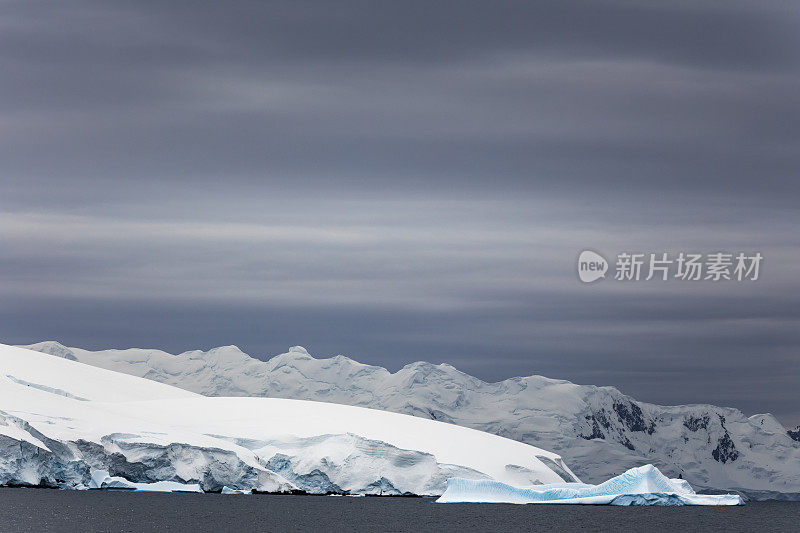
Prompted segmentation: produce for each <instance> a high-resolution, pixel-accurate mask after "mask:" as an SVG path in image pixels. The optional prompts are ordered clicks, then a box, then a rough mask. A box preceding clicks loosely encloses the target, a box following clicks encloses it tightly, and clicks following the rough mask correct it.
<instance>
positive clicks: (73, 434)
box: [0, 344, 577, 495]
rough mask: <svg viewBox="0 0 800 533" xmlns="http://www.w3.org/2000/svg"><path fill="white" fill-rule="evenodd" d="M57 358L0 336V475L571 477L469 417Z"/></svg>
mask: <svg viewBox="0 0 800 533" xmlns="http://www.w3.org/2000/svg"><path fill="white" fill-rule="evenodd" d="M59 355H60V356H61V358H59V357H53V356H51V355H46V354H43V353H39V352H35V351H31V350H26V349H22V348H16V347H11V346H6V345H2V344H0V485H45V486H58V487H63V488H103V487H120V488H135V487H138V488H142V487H144V488H149V489H151V490H152V489H156V490H163V489H164V488H165V487H166V489H167V490H176V489H177V490H204V491H217V490H225V491H251V490H261V491H269V492H283V491H292V490H303V491H307V492H313V493H326V492H334V493H356V494H418V495H437V494H441V493H442V492H443V491H444V488H445V482H446V480H447V479H448V478H450V477H459V478H467V479H484V480H494V481H498V482H502V483H509V484H516V485H530V484H542V483H545V484H548V483H563V482H564V481H577V478H576V477H575V476H574V475H573V474H572V473H571V472H570V470H569V468H568V467H567V466H566V465H565V464H564V463H563V461H562V460H561V458H560V457H559V456H558V455H557V454H554V453H551V452H547V451H545V450H541V449H538V448H535V447H533V446H529V445H526V444H523V443H521V442H517V441H513V440H510V439H506V438H503V437H499V436H497V435H492V434H489V433H484V432H480V431H476V430H474V429H470V428H465V427H459V426H454V425H452V424H444V423H441V422H436V421H432V420H424V419H422V418H418V417H412V416H408V415H403V414H398V413H391V412H386V411H379V410H375V409H366V408H363V407H353V406H348V405H336V404H332V403H322V402H312V401H305V400H288V399H280V398H241V397H224V398H223V397H207V396H202V395H199V394H196V393H193V392H189V391H186V390H183V389H179V388H176V387H173V386H170V385H166V384H162V383H156V382H154V381H150V380H146V379H142V378H139V377H135V376H130V375H125V374H122V373H118V372H112V371H109V370H105V369H101V368H95V367H92V366H89V365H86V364H82V363H80V362H77V361H75V360H74V359H76V358H75V357H71V356H70V354H69V353H67V351H64V350H62V351H61V352H60V353H59ZM226 487H227V488H226Z"/></svg>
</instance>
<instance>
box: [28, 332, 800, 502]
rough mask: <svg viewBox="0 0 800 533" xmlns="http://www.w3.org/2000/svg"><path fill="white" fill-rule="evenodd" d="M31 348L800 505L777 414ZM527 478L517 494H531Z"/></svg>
mask: <svg viewBox="0 0 800 533" xmlns="http://www.w3.org/2000/svg"><path fill="white" fill-rule="evenodd" d="M29 348H31V349H33V350H37V351H41V352H44V353H49V354H52V355H54V356H56V357H60V358H66V359H70V360H75V361H80V362H83V363H86V364H89V365H93V366H97V367H100V368H105V369H109V370H114V371H117V372H122V373H126V374H130V375H134V376H139V377H144V378H147V379H150V380H154V381H158V382H160V383H165V384H170V385H173V386H176V387H180V388H182V389H185V390H188V391H192V392H195V393H199V394H203V395H206V396H261V397H270V398H295V399H301V400H316V401H324V402H333V403H338V404H347V405H356V406H362V407H369V408H374V409H381V410H386V411H393V412H397V413H403V414H408V415H413V416H416V417H420V418H427V419H431V420H439V421H444V422H450V423H453V424H458V425H461V426H466V427H470V428H473V429H477V430H481V431H485V432H488V433H493V434H497V435H501V436H503V437H507V438H510V439H514V440H517V441H520V442H524V443H527V444H530V445H532V446H536V447H540V448H544V449H547V450H551V451H553V452H556V453H557V454H558V455H559V456H561V457H563V458H564V460H565V461H566V462H567V463H568V464H569V465H570V466H571V468H572V469H573V471H574V472H575V474H576V475H577V476H578V477H580V478H581V479H582V480H585V481H587V482H591V483H600V482H603V481H604V480H607V479H609V478H611V477H614V476H616V475H619V474H621V473H622V472H625V471H626V470H628V469H630V468H632V467H636V466H639V465H642V464H645V463H653V464H654V465H655V466H657V467H658V468H659V469H660V470H661V471H662V472H664V473H665V474H666V475H668V476H669V477H670V478H678V477H681V478H683V479H686V480H688V481H689V482H691V484H692V485H693V486H694V487H696V488H698V489H716V490H734V491H737V492H741V493H744V494H746V495H747V496H748V497H751V498H753V499H799V498H800V428H797V429H795V430H788V431H787V429H786V428H784V427H783V426H782V425H781V424H780V422H779V421H778V420H776V419H775V417H773V416H771V415H769V414H760V415H753V416H746V415H744V414H743V413H742V412H741V411H739V410H737V409H732V408H726V407H718V406H714V405H703V404H696V405H679V406H660V405H654V404H649V403H645V402H640V401H637V400H635V399H633V398H631V397H629V396H626V395H625V394H623V393H621V392H620V391H619V390H617V389H615V388H613V387H598V386H591V385H576V384H574V383H570V382H568V381H564V380H557V379H550V378H546V377H542V376H528V377H516V378H510V379H507V380H504V381H501V382H497V383H487V382H484V381H481V380H480V379H478V378H475V377H473V376H470V375H468V374H465V373H463V372H460V371H459V370H457V369H456V368H454V367H453V366H451V365H448V364H431V363H425V362H417V363H412V364H409V365H406V366H405V367H403V368H402V369H400V370H399V371H397V372H389V371H388V370H386V369H385V368H382V367H377V366H370V365H365V364H362V363H359V362H357V361H354V360H352V359H349V358H347V357H344V356H336V357H332V358H315V357H313V356H311V355H310V354H309V353H308V351H306V350H305V349H304V348H302V347H299V346H295V347H293V348H291V349H289V351H288V352H286V353H284V354H281V355H277V356H275V357H272V358H271V359H269V360H267V361H261V360H259V359H255V358H253V357H250V356H249V355H247V354H245V353H244V352H242V351H241V350H239V349H238V348H237V347H235V346H223V347H219V348H214V349H211V350H208V351H201V350H193V351H188V352H184V353H181V354H177V355H173V354H170V353H167V352H164V351H161V350H155V349H137V348H133V349H126V350H101V351H89V350H82V349H79V348H67V347H65V346H63V345H61V344H59V343H57V342H54V341H46V342H42V343H37V344H34V345H30V346H29ZM520 472H522V474H521V475H520V476H518V477H517V478H516V479H514V480H512V481H511V484H512V485H513V484H517V485H524V484H525V483H527V481H526V480H525V479H524V478H525V477H526V475H527V474H525V472H524V471H520ZM511 474H512V472H511V471H509V472H508V475H509V476H511ZM512 477H513V476H512Z"/></svg>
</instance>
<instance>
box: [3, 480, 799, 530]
mask: <svg viewBox="0 0 800 533" xmlns="http://www.w3.org/2000/svg"><path fill="white" fill-rule="evenodd" d="M799 529H800V502H752V503H749V504H747V505H745V506H741V507H638V508H634V507H610V506H589V505H503V504H437V503H434V501H433V499H430V498H391V497H387V498H351V497H335V496H297V495H293V496H289V495H287V496H277V495H259V494H257V495H247V496H244V495H223V494H168V493H142V492H123V491H116V492H111V491H62V490H49V489H25V488H0V531H14V532H16V531H36V532H42V531H59V532H70V531H213V532H221V531H235V532H240V531H298V530H299V531H312V530H313V531H324V532H327V531H613V532H618V531H649V532H654V531H680V532H684V531H798V530H799Z"/></svg>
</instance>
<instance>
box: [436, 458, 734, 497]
mask: <svg viewBox="0 0 800 533" xmlns="http://www.w3.org/2000/svg"><path fill="white" fill-rule="evenodd" d="M436 501H437V502H439V503H561V504H563V503H572V504H584V505H587V504H591V505H598V504H600V505H627V506H632V505H667V506H677V505H744V501H743V500H742V497H741V496H739V495H738V494H719V495H710V494H696V493H695V491H694V489H692V487H691V486H690V485H689V484H688V483H687V482H686V481H684V480H682V479H669V478H667V477H666V476H665V475H664V474H662V473H661V472H660V471H659V470H658V468H656V467H654V466H653V465H644V466H640V467H637V468H631V469H630V470H628V471H627V472H624V473H623V474H620V475H619V476H616V477H613V478H611V479H609V480H608V481H606V482H604V483H601V484H599V485H589V484H585V483H554V484H548V485H537V486H532V487H512V486H510V485H507V484H505V483H501V482H499V481H494V480H487V479H461V478H451V479H448V480H447V489H446V490H445V492H444V494H442V496H441V497H440V498H439V499H438V500H436Z"/></svg>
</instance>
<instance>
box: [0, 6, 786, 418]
mask: <svg viewBox="0 0 800 533" xmlns="http://www.w3.org/2000/svg"><path fill="white" fill-rule="evenodd" d="M799 26H800V15H798V13H797V12H796V10H794V9H793V8H792V6H788V5H786V4H784V3H781V2H746V1H726V2H717V1H703V2H696V1H695V2H689V1H677V2H669V3H665V2H629V1H623V0H619V1H607V2H591V3H590V4H587V3H585V2H572V1H559V2H538V3H531V2H491V3H487V2H436V3H431V2H415V1H412V2H403V3H396V2H387V3H382V2H337V3H330V2H318V3H315V2H269V3H264V2H228V3H219V4H208V3H207V4H202V5H198V4H196V3H181V2H171V3H168V4H167V3H164V2H137V3H135V4H116V3H115V4H112V3H108V2H94V1H84V2H73V3H70V4H58V3H53V2H42V3H33V2H9V3H6V5H4V10H3V14H2V16H0V67H2V69H3V73H4V75H3V76H2V77H1V78H0V187H2V193H3V194H2V195H0V247H1V248H2V255H0V339H1V340H3V341H4V342H9V343H27V342H33V341H37V340H43V339H45V338H55V339H57V340H60V341H61V342H64V343H66V344H72V345H77V346H85V347H89V348H104V347H110V346H133V345H137V346H153V347H163V348H166V349H170V350H173V351H180V350H184V349H189V348H195V347H209V346H212V345H220V344H230V343H235V344H239V345H241V346H242V347H243V348H245V349H246V350H248V351H250V352H251V353H254V354H255V355H259V356H265V355H267V354H273V353H278V352H280V351H282V350H284V349H285V347H286V346H288V345H291V344H307V345H309V346H308V347H309V348H311V349H312V351H314V352H315V353H317V354H320V355H332V354H335V353H344V354H346V355H350V356H352V357H355V358H357V359H359V360H362V361H365V362H372V363H378V364H384V365H387V366H389V367H390V368H397V367H398V366H399V365H401V364H404V363H407V362H410V361H413V360H417V359H429V360H433V361H442V360H447V361H450V362H452V363H454V364H456V365H457V366H459V367H461V368H463V369H464V370H467V371H471V372H473V373H475V374H477V375H479V376H481V377H484V378H487V379H500V378H503V377H507V376H509V375H512V374H530V373H541V374H545V375H550V376H552V377H563V378H568V379H574V380H576V381H578V382H582V383H596V384H613V385H618V386H620V387H621V388H622V389H623V390H624V391H626V392H628V393H631V394H633V395H636V396H638V397H640V398H642V399H644V400H651V401H659V402H664V403H670V402H672V403H675V402H689V401H692V402H700V401H708V402H716V403H723V404H732V405H735V406H738V407H742V408H744V409H746V410H748V411H750V412H755V411H764V410H771V411H773V412H775V413H776V414H778V415H779V416H781V417H782V419H783V420H786V421H793V422H794V423H796V422H798V421H800V419H798V417H800V413H798V411H797V408H796V403H797V402H796V394H794V393H793V391H794V389H795V388H796V387H795V386H794V384H795V383H796V381H797V377H798V376H797V371H796V369H797V368H798V367H797V365H796V364H794V358H795V357H796V356H797V347H798V341H799V340H800V339H798V336H797V333H796V332H797V331H798V329H799V328H798V327H797V326H798V322H800V317H798V314H797V309H800V302H798V297H797V296H795V295H796V294H797V279H796V265H797V264H798V261H800V255H799V252H798V250H800V241H798V236H797V235H798V233H797V227H798V226H800V215H798V212H797V208H796V207H797V202H798V196H799V195H800V190H798V183H800V182H798V180H797V179H796V173H797V169H798V168H800V120H798V119H800V116H798V114H800V111H799V110H800V97H799V96H798V95H800V68H799V67H800V46H798V45H800V37H798V35H800V32H798V31H797V30H798V27H799ZM584 247H592V248H595V249H597V250H599V251H601V252H603V253H606V254H608V255H609V256H610V255H611V254H615V253H616V252H618V251H623V250H638V251H645V252H651V251H652V252H658V251H673V252H674V251H679V250H689V249H694V250H699V251H704V252H709V251H714V250H717V249H725V250H730V251H737V250H742V251H761V252H762V253H764V254H765V257H766V261H765V265H764V273H763V279H762V280H761V281H759V282H757V283H753V284H749V285H747V284H744V285H743V284H727V285H714V284H708V283H703V284H698V285H686V284H681V283H679V282H671V283H649V284H633V285H624V284H614V283H611V282H609V283H606V282H603V284H598V285H597V286H593V287H585V286H581V285H580V284H579V283H578V281H577V280H576V277H575V273H574V261H575V258H576V256H577V253H578V252H579V251H580V250H581V249H583V248H584ZM742 390H747V393H746V394H742V393H741V391H742ZM737 391H738V392H737Z"/></svg>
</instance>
